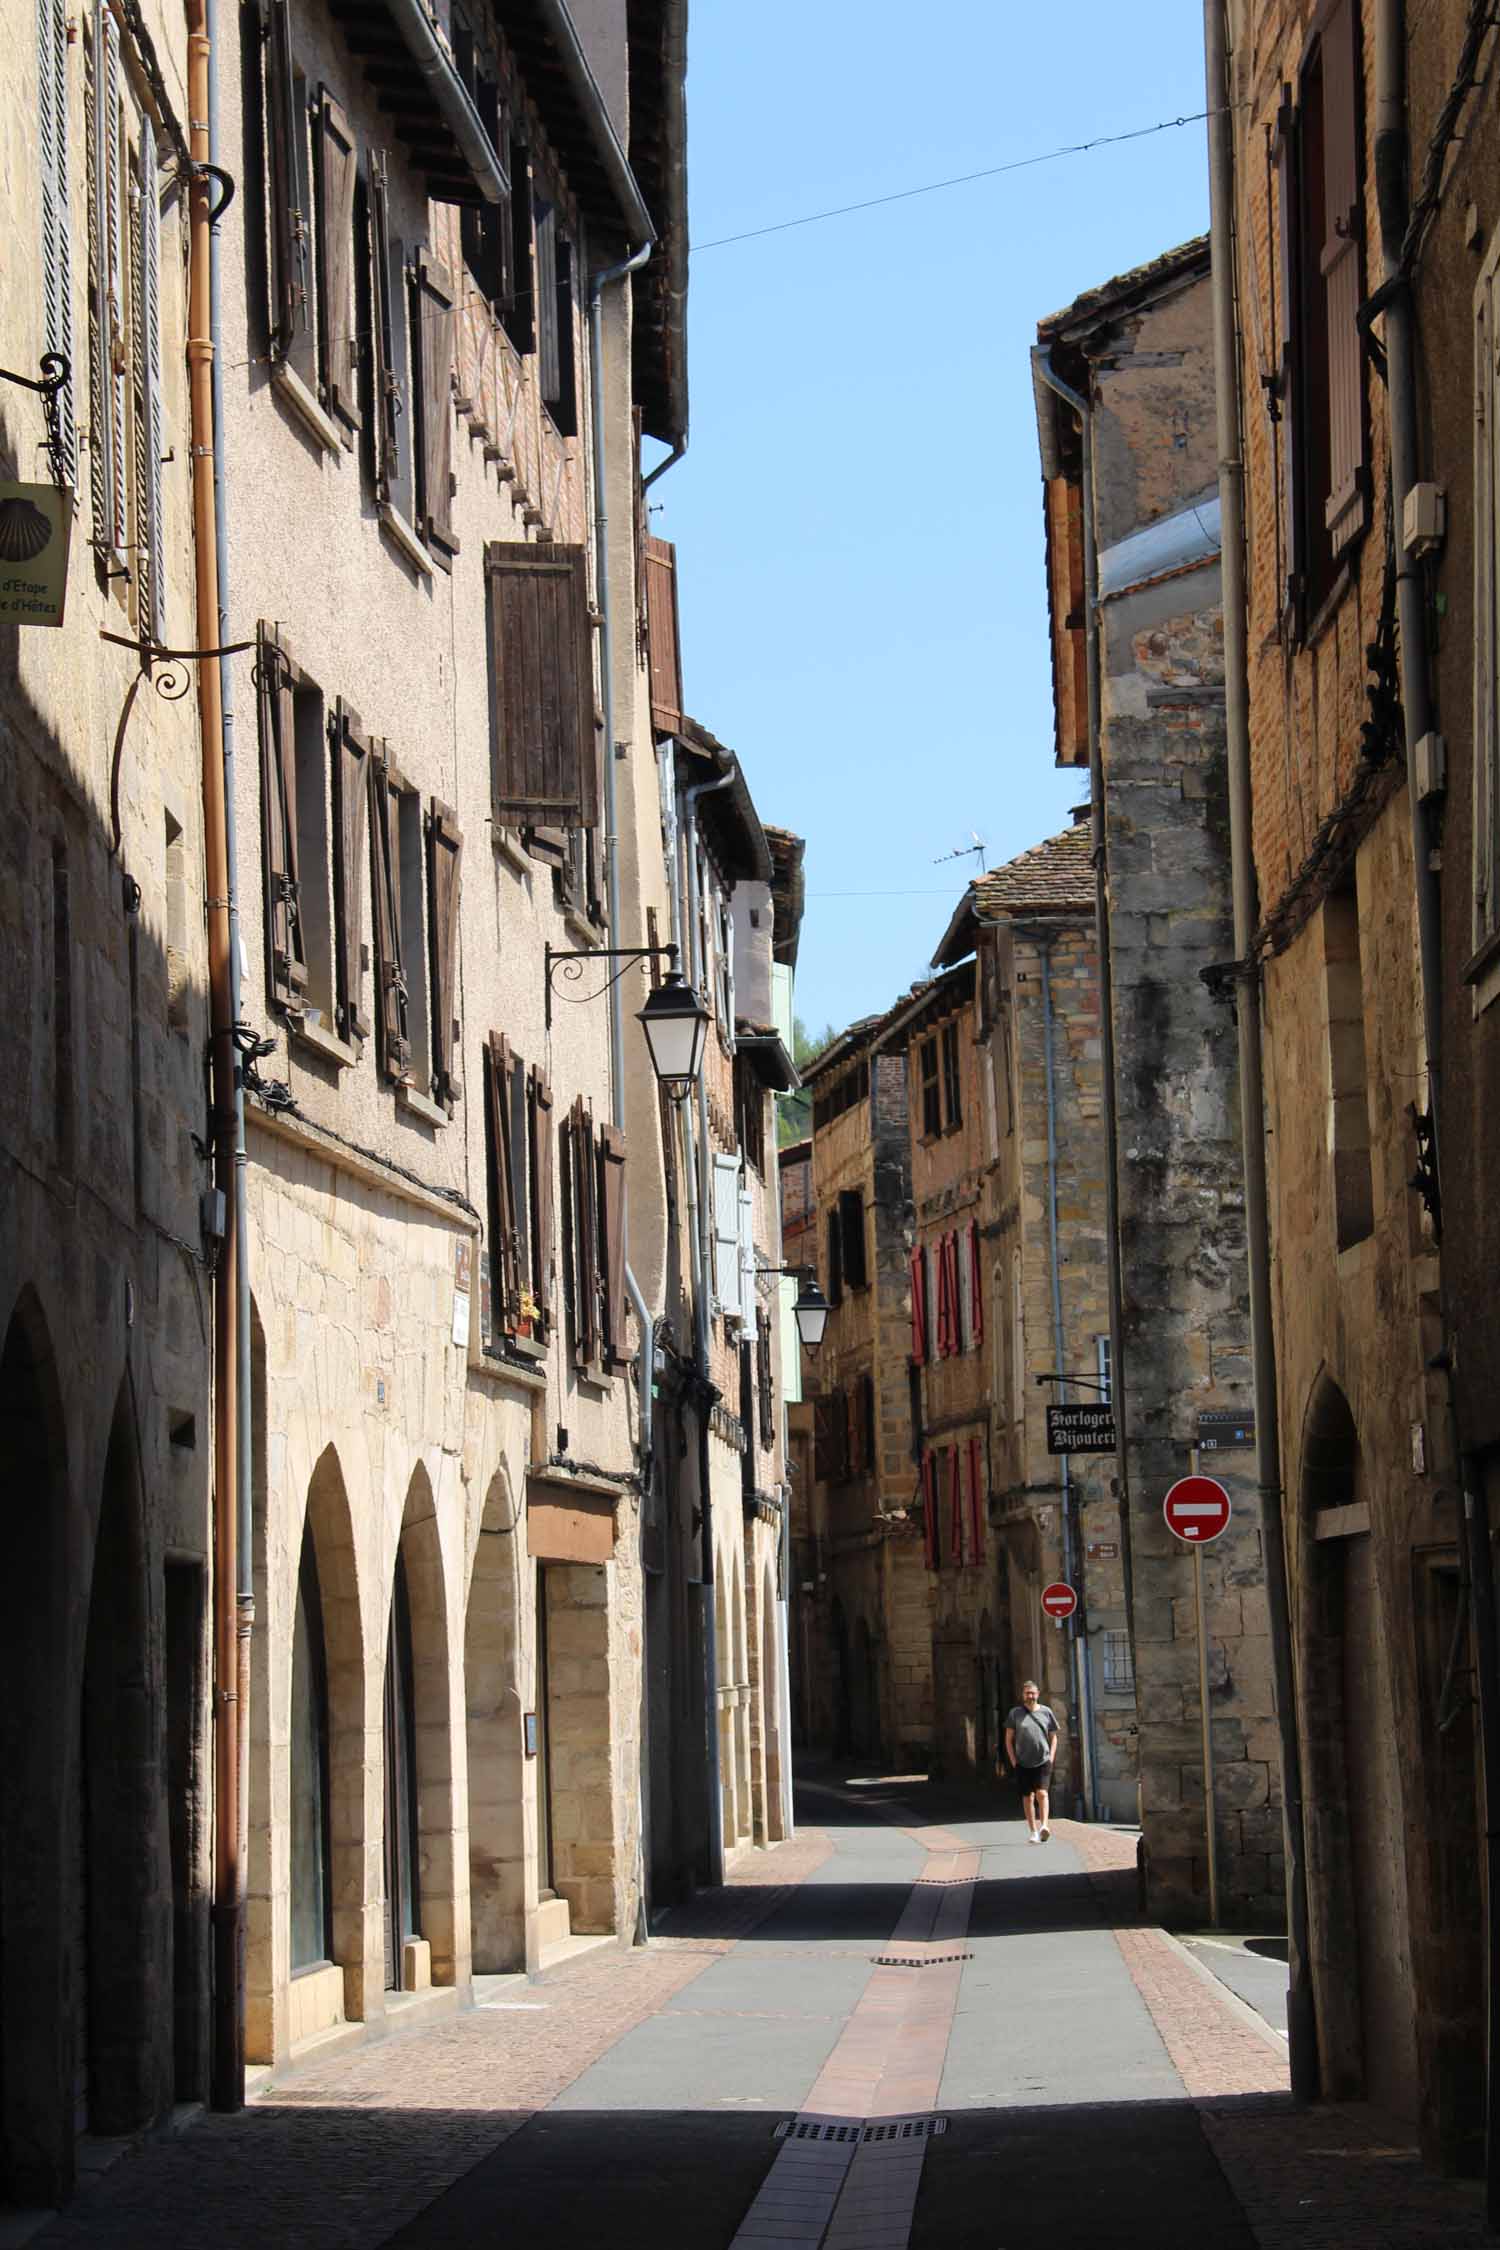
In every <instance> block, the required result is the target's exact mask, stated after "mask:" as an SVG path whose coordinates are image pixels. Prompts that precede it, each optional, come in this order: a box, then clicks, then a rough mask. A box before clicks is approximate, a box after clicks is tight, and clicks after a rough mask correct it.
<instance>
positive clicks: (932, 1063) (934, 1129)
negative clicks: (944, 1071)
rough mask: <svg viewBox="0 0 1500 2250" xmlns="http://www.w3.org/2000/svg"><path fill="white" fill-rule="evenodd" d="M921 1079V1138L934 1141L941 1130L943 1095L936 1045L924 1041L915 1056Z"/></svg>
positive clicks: (929, 1040) (931, 1040) (933, 1040)
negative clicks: (939, 1081) (939, 1080)
mask: <svg viewBox="0 0 1500 2250" xmlns="http://www.w3.org/2000/svg"><path fill="white" fill-rule="evenodd" d="M917 1061H918V1067H919V1069H920V1072H921V1079H922V1138H923V1140H924V1141H935V1140H936V1139H937V1137H938V1135H939V1134H940V1133H941V1131H942V1130H943V1095H942V1088H941V1087H940V1085H939V1083H938V1043H937V1041H936V1040H935V1039H924V1040H923V1041H922V1044H921V1047H920V1049H919V1050H918V1055H917Z"/></svg>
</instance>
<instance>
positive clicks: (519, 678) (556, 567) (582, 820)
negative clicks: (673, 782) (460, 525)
mask: <svg viewBox="0 0 1500 2250" xmlns="http://www.w3.org/2000/svg"><path fill="white" fill-rule="evenodd" d="M484 559H485V572H486V591H487V594H488V598H489V610H490V658H491V662H490V695H491V705H490V756H491V779H492V786H491V810H492V812H493V815H494V818H495V820H496V821H497V822H501V823H504V824H508V825H510V826H512V827H530V828H570V827H581V828H593V827H596V826H597V825H598V820H599V771H598V760H597V757H596V754H595V741H594V731H595V730H594V652H593V633H592V628H591V626H590V623H589V594H588V559H587V556H586V554H585V552H584V549H583V548H582V547H570V546H561V545H553V544H549V543H543V544H539V545H537V546H534V547H526V546H517V545H503V546H502V545H496V546H489V547H486V549H485V558H484Z"/></svg>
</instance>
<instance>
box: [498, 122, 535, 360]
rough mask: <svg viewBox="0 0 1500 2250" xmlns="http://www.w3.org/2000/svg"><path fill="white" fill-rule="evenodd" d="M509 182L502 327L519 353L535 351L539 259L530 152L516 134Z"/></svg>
mask: <svg viewBox="0 0 1500 2250" xmlns="http://www.w3.org/2000/svg"><path fill="white" fill-rule="evenodd" d="M508 151H509V161H508V163H507V165H506V171H507V173H508V175H509V179H510V273H511V294H510V302H509V304H507V305H503V306H502V307H501V309H500V320H501V324H502V326H503V327H504V329H505V333H506V334H507V336H509V338H510V340H511V342H512V343H513V344H514V345H515V347H516V350H517V351H518V352H521V353H526V352H530V351H535V349H536V256H535V251H534V247H533V242H532V217H531V152H530V150H529V149H528V148H527V146H526V144H525V142H524V141H521V140H519V139H518V138H517V137H516V134H515V132H514V131H512V132H511V133H510V135H509V139H508Z"/></svg>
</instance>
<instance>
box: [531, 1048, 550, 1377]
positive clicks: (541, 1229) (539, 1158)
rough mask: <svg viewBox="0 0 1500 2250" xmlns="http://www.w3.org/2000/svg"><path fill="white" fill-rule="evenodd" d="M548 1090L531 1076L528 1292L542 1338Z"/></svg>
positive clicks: (545, 1322) (546, 1309) (546, 1303)
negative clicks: (529, 1290) (532, 1299)
mask: <svg viewBox="0 0 1500 2250" xmlns="http://www.w3.org/2000/svg"><path fill="white" fill-rule="evenodd" d="M552 1133H553V1128H552V1088H551V1087H550V1086H549V1085H548V1083H547V1081H546V1079H545V1078H543V1077H542V1075H541V1073H540V1071H533V1072H532V1074H531V1291H532V1295H533V1296H534V1297H535V1298H536V1301H537V1310H538V1313H539V1315H540V1319H541V1327H540V1330H539V1333H540V1334H542V1335H545V1334H546V1333H547V1331H548V1329H549V1327H550V1325H551V1320H552V1260H553V1218H552V1205H553V1184H552V1172H553V1157H552Z"/></svg>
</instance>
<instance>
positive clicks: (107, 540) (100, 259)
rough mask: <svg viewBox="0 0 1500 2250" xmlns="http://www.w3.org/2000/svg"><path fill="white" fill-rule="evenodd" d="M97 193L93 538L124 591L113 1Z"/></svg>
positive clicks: (96, 67)
mask: <svg viewBox="0 0 1500 2250" xmlns="http://www.w3.org/2000/svg"><path fill="white" fill-rule="evenodd" d="M87 95H88V105H87V111H88V114H87V127H88V130H87V152H88V189H89V455H90V460H91V473H90V486H91V495H92V503H93V540H94V547H95V550H96V552H97V554H98V556H99V558H100V562H101V565H102V566H103V568H104V569H105V571H106V572H107V574H108V575H109V576H110V577H118V578H119V580H120V581H121V584H122V586H123V584H124V582H125V577H126V573H127V571H128V568H129V564H128V559H127V550H128V547H129V544H130V527H129V523H128V520H127V472H126V462H127V457H128V455H127V448H128V444H129V433H128V430H127V427H126V395H127V394H126V378H127V370H128V369H129V366H130V357H131V354H130V330H129V327H128V325H127V313H126V287H127V280H128V274H129V254H128V251H127V247H126V213H125V179H126V172H125V167H126V153H125V125H124V117H123V114H122V109H121V98H120V34H119V31H118V29H117V28H116V24H115V19H114V17H113V15H112V14H111V12H110V10H109V8H108V7H107V6H106V5H105V0H94V5H93V13H92V19H91V24H90V37H89V44H88V54H87Z"/></svg>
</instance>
